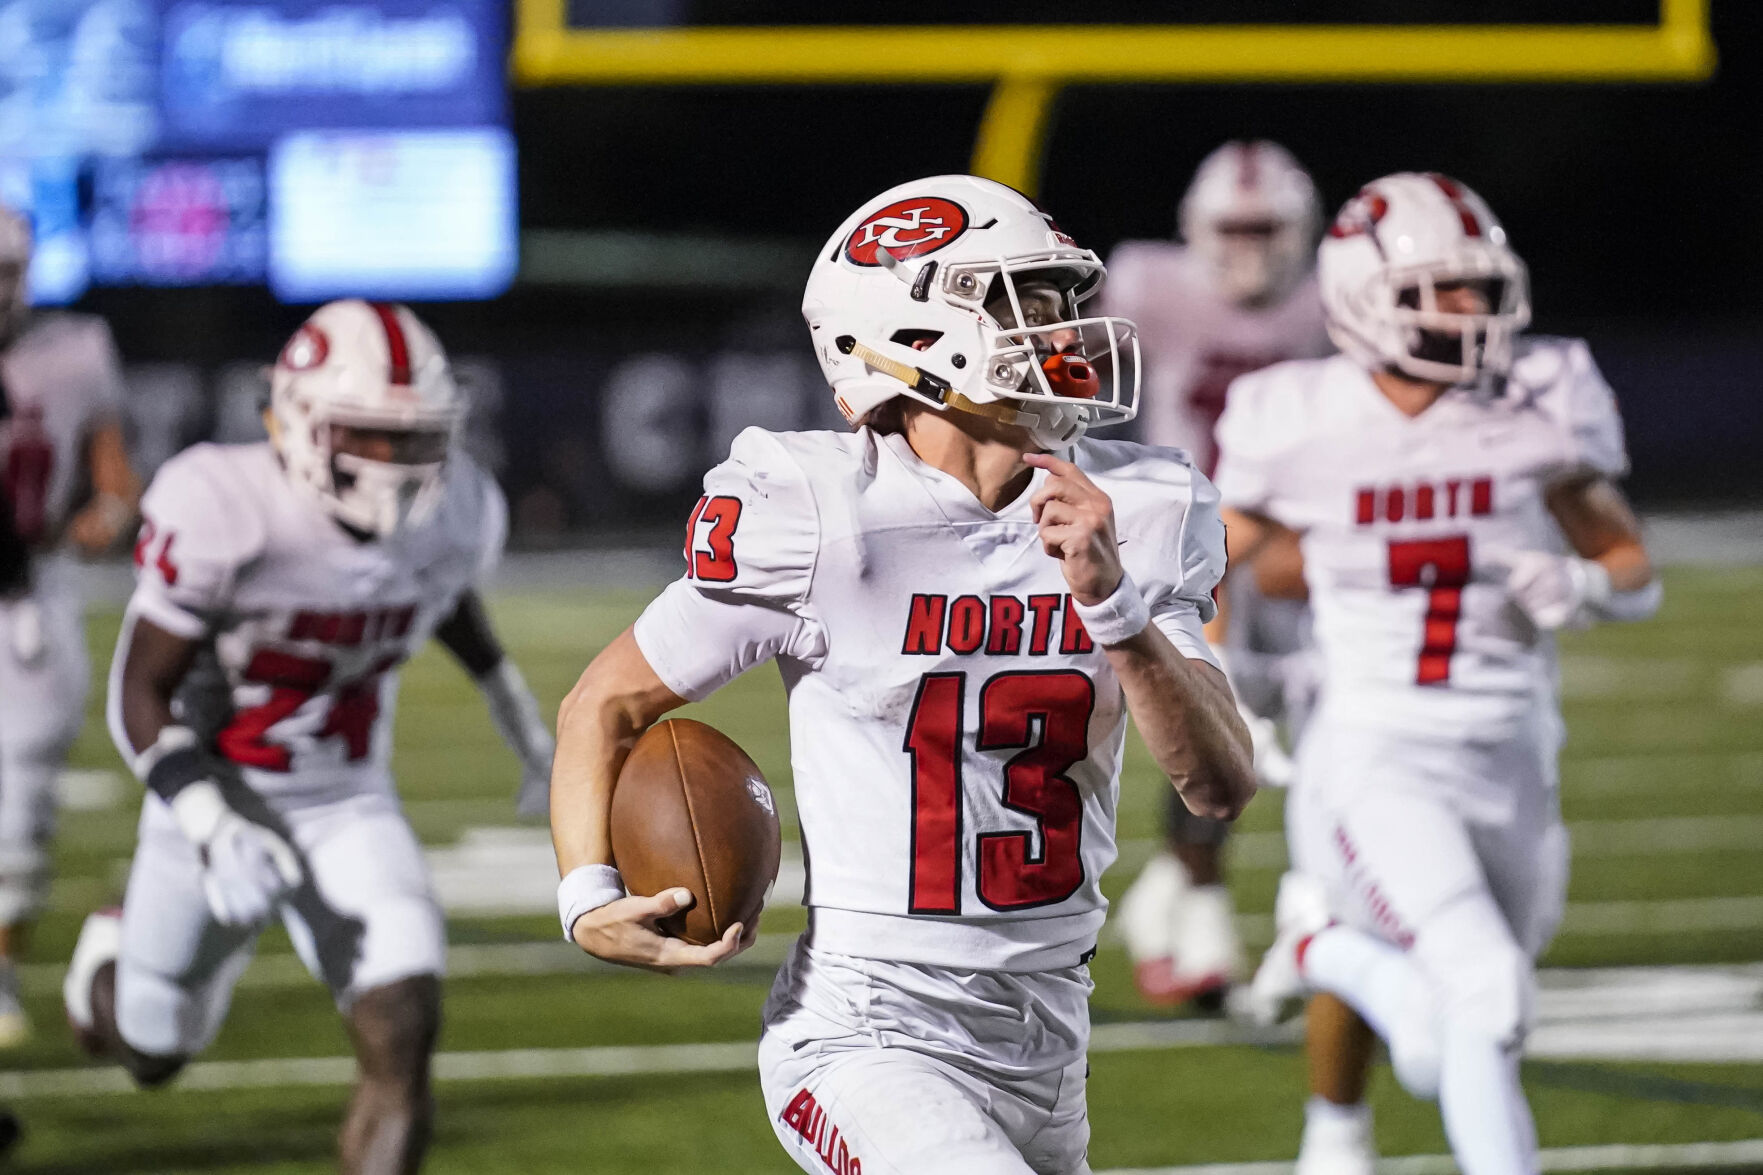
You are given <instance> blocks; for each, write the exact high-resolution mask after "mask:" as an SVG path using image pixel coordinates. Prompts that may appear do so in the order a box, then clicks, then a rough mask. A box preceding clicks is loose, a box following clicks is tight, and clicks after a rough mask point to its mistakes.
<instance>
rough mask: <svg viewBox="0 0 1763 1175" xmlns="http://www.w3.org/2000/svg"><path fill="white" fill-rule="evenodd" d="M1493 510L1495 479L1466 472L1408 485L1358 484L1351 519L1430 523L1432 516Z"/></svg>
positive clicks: (1466, 515) (1471, 514)
mask: <svg viewBox="0 0 1763 1175" xmlns="http://www.w3.org/2000/svg"><path fill="white" fill-rule="evenodd" d="M1493 512H1494V479H1493V478H1492V477H1489V476H1476V475H1473V474H1471V475H1469V476H1467V477H1452V478H1446V479H1445V480H1443V481H1423V482H1411V483H1409V484H1407V485H1388V486H1360V487H1359V488H1358V489H1356V490H1354V491H1353V521H1354V522H1356V523H1358V524H1359V525H1360V526H1371V525H1373V524H1374V523H1379V522H1430V521H1431V520H1433V519H1435V518H1486V517H1487V516H1488V515H1490V514H1492V513H1493Z"/></svg>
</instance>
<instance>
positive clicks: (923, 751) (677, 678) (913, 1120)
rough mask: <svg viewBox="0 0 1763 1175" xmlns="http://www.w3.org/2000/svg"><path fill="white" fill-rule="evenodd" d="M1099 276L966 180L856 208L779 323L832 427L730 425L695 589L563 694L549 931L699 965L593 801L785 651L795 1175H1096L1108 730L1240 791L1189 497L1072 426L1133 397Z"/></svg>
mask: <svg viewBox="0 0 1763 1175" xmlns="http://www.w3.org/2000/svg"><path fill="white" fill-rule="evenodd" d="M1104 272H1105V271H1104V268H1103V266H1102V263H1101V261H1100V259H1099V258H1097V256H1096V255H1095V254H1094V253H1092V252H1090V251H1089V250H1087V249H1083V248H1080V247H1079V246H1078V245H1077V244H1076V243H1075V242H1073V241H1072V239H1071V238H1070V237H1069V236H1067V235H1066V234H1065V233H1064V232H1063V231H1062V230H1060V228H1059V227H1058V226H1057V225H1056V224H1054V223H1053V221H1052V218H1051V217H1049V216H1047V214H1046V213H1045V212H1043V211H1042V210H1041V209H1040V208H1039V206H1038V205H1036V204H1034V203H1033V202H1032V201H1030V200H1028V199H1027V198H1025V197H1024V196H1022V195H1021V194H1020V193H1018V192H1016V191H1015V190H1013V189H1011V188H1007V187H1005V186H1004V185H1002V184H997V183H994V182H992V181H990V180H986V179H980V178H977V177H973V176H936V177H932V178H930V179H925V180H920V181H917V182H914V183H909V184H904V185H901V186H899V187H897V188H893V189H891V190H889V191H886V192H883V193H882V194H881V195H879V196H876V197H875V198H873V199H871V200H869V201H867V202H866V203H865V204H864V205H863V206H862V207H861V208H859V209H858V210H857V212H856V213H855V214H853V215H852V216H850V217H849V218H847V219H846V221H845V223H844V224H843V225H842V226H841V227H840V228H839V230H838V231H837V232H835V233H834V234H833V236H832V238H831V240H829V241H828V242H827V245H826V247H825V248H823V249H822V250H821V253H820V260H819V261H818V262H817V263H816V265H815V267H814V269H813V271H812V273H811V275H810V277H809V282H808V289H807V292H806V294H805V296H804V299H803V307H802V309H803V314H804V316H805V317H806V318H807V320H808V325H809V329H810V332H811V335H812V339H813V342H814V347H815V351H816V353H817V355H818V356H819V359H820V363H821V367H822V370H823V371H824V372H825V373H826V379H827V382H828V383H830V384H831V385H832V390H833V394H834V397H835V399H836V400H837V402H838V404H839V407H840V409H841V411H842V412H843V413H844V414H845V415H846V417H847V419H849V420H850V422H851V423H852V425H853V426H854V431H853V432H850V433H841V432H831V431H824V432H775V433H773V432H766V431H764V430H761V429H757V428H750V429H747V430H746V431H744V432H743V433H741V434H740V436H739V437H738V438H737V439H736V440H735V442H734V446H733V449H732V450H731V453H730V456H729V459H728V460H727V461H726V462H724V463H723V464H721V465H719V466H718V467H716V468H715V469H713V470H712V471H711V472H710V473H709V474H708V475H707V476H706V477H705V479H704V487H705V488H704V492H705V494H706V499H705V501H704V502H703V503H701V504H700V506H699V508H698V511H697V512H696V513H695V514H694V515H693V523H692V533H691V535H690V536H689V537H688V543H687V557H688V559H689V560H691V566H690V567H689V568H688V573H687V575H686V577H685V578H683V579H680V580H678V581H676V582H675V583H674V584H673V585H672V586H671V587H669V588H668V589H667V590H666V591H665V592H663V593H662V594H661V596H660V597H658V598H657V599H656V600H655V601H654V602H653V603H652V604H651V605H650V606H649V607H648V609H647V610H646V611H645V612H644V613H643V615H642V617H641V618H640V619H638V620H637V622H636V624H635V625H634V626H633V627H631V628H629V629H627V630H626V631H625V632H624V633H623V634H622V635H620V636H619V637H618V639H617V640H616V641H614V642H613V644H612V645H611V646H609V647H608V648H607V650H606V651H605V652H603V653H601V654H600V656H599V657H597V658H596V659H595V660H594V662H593V664H592V665H590V666H589V667H588V669H587V670H586V671H585V672H584V673H583V674H582V678H581V681H580V683H579V684H578V685H577V686H576V689H575V690H574V692H573V693H572V694H571V696H570V698H569V700H568V701H567V702H566V703H565V705H564V709H563V711H562V717H561V719H560V722H559V731H560V734H561V738H562V746H561V748H560V751H559V755H558V774H557V779H558V784H557V788H556V798H555V801H554V803H553V808H552V833H553V837H554V839H555V841H556V846H557V857H558V862H559V865H560V867H561V868H562V869H563V870H564V874H565V876H564V880H563V882H562V884H561V886H560V887H559V908H560V913H561V914H562V916H563V927H564V933H565V934H566V935H568V936H569V937H571V939H572V940H573V941H575V942H576V943H578V944H579V945H581V946H582V948H583V949H584V950H588V951H590V952H591V953H593V954H595V955H597V956H599V957H601V958H605V959H610V960H613V961H616V962H623V963H629V964H635V965H647V966H670V965H679V964H692V963H698V964H703V963H714V962H717V961H719V960H720V959H722V958H725V957H727V956H728V955H729V954H730V953H732V952H733V951H734V950H736V949H737V947H738V943H737V936H738V932H739V927H731V928H730V929H729V932H728V935H727V936H726V937H725V939H724V940H723V942H721V943H719V944H711V945H710V946H707V947H693V946H687V945H686V944H684V943H682V942H680V941H678V940H674V939H668V938H664V937H662V936H661V935H659V934H657V933H656V931H655V929H654V920H655V918H656V917H657V916H664V915H667V914H670V913H672V912H673V911H674V910H675V909H676V908H677V907H678V902H677V900H676V894H677V893H678V892H680V891H668V892H667V893H664V894H661V895H658V896H655V897H636V896H633V897H628V898H627V897H624V891H623V888H622V886H621V884H620V883H619V880H618V874H617V871H616V869H615V868H613V864H612V860H611V853H610V848H609V835H608V811H609V808H610V804H611V797H612V784H613V783H614V781H615V780H616V779H617V776H618V772H619V770H620V767H621V764H622V762H623V758H624V755H625V753H626V752H627V751H628V750H629V748H630V746H631V744H632V743H633V742H634V741H635V738H636V736H637V735H639V734H641V733H642V731H643V730H644V729H646V728H647V727H648V726H649V725H650V724H652V723H653V722H655V721H656V720H657V719H659V718H660V717H661V716H662V715H663V714H665V713H667V712H668V711H669V710H672V709H674V708H676V707H678V706H681V705H684V704H685V703H686V701H687V700H698V699H701V698H704V697H706V696H708V695H709V694H710V693H712V692H713V691H715V690H717V689H719V688H720V687H722V686H724V685H726V684H728V683H729V682H730V681H732V680H733V679H734V678H735V677H737V676H738V675H739V674H741V673H742V672H743V671H745V670H746V669H748V668H751V667H754V666H757V665H760V664H763V663H765V662H766V661H769V660H772V659H774V658H775V659H776V660H777V661H778V662H779V667H780V669H781V671H782V673H783V677H784V681H785V683H786V686H787V688H788V691H789V713H790V720H791V722H790V735H791V737H790V750H791V758H792V761H793V763H794V765H795V789H796V797H797V807H798V810H799V813H800V816H801V820H802V826H803V840H804V842H805V843H807V844H810V845H812V846H813V851H812V855H810V856H808V858H807V861H808V869H809V882H808V889H807V893H808V895H809V898H808V901H809V904H810V919H809V928H808V930H807V932H806V933H805V934H803V935H802V936H801V937H800V938H799V939H798V940H797V943H796V946H795V948H794V949H793V950H792V952H791V954H790V957H789V958H788V960H787V961H786V962H785V964H784V966H783V968H782V970H781V971H779V972H778V975H777V979H776V982H775V983H774V984H773V987H772V991H771V997H770V999H769V1000H768V1001H767V1004H766V1007H765V1012H764V1023H765V1029H764V1034H763V1037H762V1039H761V1042H760V1057H759V1068H760V1083H761V1086H762V1088H763V1091H764V1095H765V1104H766V1108H767V1111H768V1113H769V1116H770V1119H771V1126H772V1129H773V1131H775V1132H776V1134H777V1137H778V1140H779V1141H780V1142H781V1143H782V1144H783V1146H784V1147H785V1149H786V1150H787V1151H788V1153H789V1154H790V1156H791V1158H792V1159H794V1160H795V1162H796V1163H797V1164H798V1165H799V1166H800V1167H802V1169H803V1170H806V1171H811V1172H812V1171H824V1170H827V1169H829V1168H830V1169H832V1170H835V1171H839V1172H857V1171H859V1170H860V1169H862V1170H870V1171H905V1170H911V1171H916V1172H924V1173H926V1175H929V1173H931V1172H951V1173H954V1172H959V1173H960V1175H1018V1173H1020V1175H1029V1173H1030V1172H1034V1173H1038V1175H1084V1173H1087V1172H1088V1171H1089V1169H1090V1168H1089V1164H1088V1161H1087V1151H1088V1143H1089V1117H1088V1110H1087V1104H1086V1101H1085V1088H1086V1086H1085V1080H1086V1077H1085V1075H1086V1073H1087V1071H1088V1068H1087V1062H1086V1058H1085V1053H1086V1047H1087V1041H1088V1037H1089V993H1090V988H1091V982H1090V978H1089V971H1088V967H1087V963H1088V960H1089V959H1090V958H1091V956H1093V955H1094V953H1095V949H1096V936H1097V933H1098V932H1099V931H1100V929H1101V926H1102V919H1103V913H1104V910H1105V908H1106V901H1105V899H1103V897H1102V894H1101V888H1100V880H1101V876H1102V873H1103V871H1104V870H1105V869H1106V868H1107V866H1108V864H1109V862H1110V861H1111V860H1112V858H1113V855H1114V816H1115V813H1114V806H1115V800H1116V797H1117V793H1118V784H1119V770H1120V753H1121V746H1122V739H1123V737H1124V732H1125V726H1126V717H1127V713H1128V710H1129V709H1130V711H1131V713H1132V715H1133V718H1134V720H1135V723H1136V725H1137V727H1138V730H1139V731H1140V733H1141V735H1142V736H1143V737H1144V739H1145V742H1146V743H1147V745H1148V746H1149V748H1150V750H1151V752H1152V755H1153V757H1154V758H1155V759H1156V761H1157V763H1158V764H1159V766H1160V767H1161V768H1162V769H1163V770H1164V772H1165V773H1166V774H1167V776H1168V778H1169V779H1170V780H1171V781H1172V783H1173V784H1174V786H1175V787H1176V788H1177V789H1179V790H1180V791H1181V793H1182V795H1183V797H1184V798H1185V799H1186V800H1187V801H1188V802H1190V803H1193V804H1194V805H1195V806H1196V807H1198V808H1200V809H1202V810H1204V811H1205V812H1207V814H1209V815H1213V816H1216V817H1220V818H1234V817H1235V816H1236V814H1237V813H1238V812H1239V811H1241V809H1242V806H1243V804H1245V803H1247V801H1248V799H1249V797H1250V795H1251V794H1252V793H1253V791H1254V782H1253V779H1252V776H1251V770H1250V761H1249V759H1250V756H1249V747H1248V736H1247V733H1246V732H1245V731H1244V730H1243V729H1242V726H1241V724H1240V723H1239V722H1238V720H1237V716H1236V714H1235V711H1234V707H1233V705H1232V702H1231V698H1230V691H1229V687H1228V685H1227V684H1226V682H1225V679H1224V676H1223V674H1222V673H1220V672H1219V671H1218V670H1217V668H1216V667H1215V666H1213V665H1212V664H1211V661H1210V655H1209V653H1208V651H1207V646H1206V640H1205V634H1204V631H1203V629H1202V624H1203V621H1204V620H1205V619H1206V618H1207V617H1208V616H1209V615H1210V614H1211V612H1212V599H1211V589H1212V587H1213V585H1214V583H1215V582H1216V578H1217V576H1218V575H1219V574H1220V573H1221V572H1222V570H1223V566H1222V560H1223V557H1224V549H1223V535H1222V533H1221V531H1220V529H1219V526H1218V523H1217V520H1216V518H1215V517H1213V516H1212V514H1211V503H1212V492H1211V487H1210V484H1209V483H1208V482H1207V481H1206V480H1205V478H1203V477H1200V476H1199V475H1198V474H1197V473H1196V472H1195V470H1194V469H1193V467H1192V466H1191V465H1190V464H1188V463H1187V461H1185V460H1184V459H1181V458H1179V457H1176V456H1174V455H1172V454H1169V453H1167V452H1161V451H1157V450H1151V449H1147V448H1145V447H1143V446H1139V445H1134V444H1131V443H1123V442H1107V441H1097V440H1091V439H1088V438H1086V437H1085V432H1086V430H1087V429H1088V428H1089V427H1091V426H1093V425H1097V424H1107V423H1112V422H1117V421H1124V420H1129V419H1131V417H1132V410H1133V406H1134V393H1135V392H1136V390H1137V369H1136V363H1135V362H1134V361H1133V360H1134V358H1135V356H1134V353H1133V348H1132V324H1131V323H1129V322H1125V321H1123V320H1121V319H1119V318H1107V317H1105V318H1093V317H1090V316H1089V315H1088V314H1087V313H1086V311H1085V309H1084V303H1085V302H1086V301H1087V299H1088V297H1089V295H1091V294H1092V293H1093V292H1094V291H1095V289H1096V287H1097V285H1098V284H1099V283H1100V282H1101V281H1102V280H1103V275H1104ZM700 518H702V519H703V523H704V525H703V527H700V526H699V519H700ZM1117 527H1118V533H1119V534H1121V535H1124V536H1126V537H1125V538H1122V539H1120V540H1119V541H1116V537H1115V536H1116V533H1117V530H1116V528H1117ZM1133 540H1136V541H1133ZM951 601H953V603H951ZM1080 621H1081V627H1080V625H1079V622H1080ZM1055 629H1057V630H1058V635H1057V637H1055V636H1054V630H1055ZM945 633H946V635H945ZM1080 634H1081V635H1080ZM1092 638H1093V639H1092Z"/></svg>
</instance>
